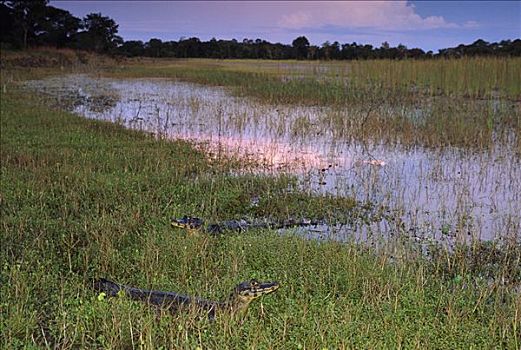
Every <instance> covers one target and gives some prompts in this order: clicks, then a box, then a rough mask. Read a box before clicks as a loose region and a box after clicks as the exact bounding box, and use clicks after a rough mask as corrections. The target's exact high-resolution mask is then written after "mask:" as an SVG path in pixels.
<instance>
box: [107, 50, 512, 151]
mask: <svg viewBox="0 0 521 350" xmlns="http://www.w3.org/2000/svg"><path fill="white" fill-rule="evenodd" d="M274 64H275V63H273V62H268V63H267V62H263V61H251V62H250V61H248V62H247V63H243V62H241V63H238V62H237V61H231V62H228V61H209V60H181V61H152V62H149V63H148V64H147V65H143V64H142V63H140V64H134V65H132V64H130V65H127V66H125V67H119V68H115V69H113V70H111V71H109V72H107V73H106V74H109V75H111V76H115V77H150V76H152V77H163V78H172V79H178V80H183V81H189V82H195V83H199V84H206V85H213V86H224V87H227V88H229V89H231V90H232V91H233V92H234V93H235V94H237V95H240V96H248V97H254V98H257V99H259V100H260V101H263V102H265V103H267V104H271V105H277V104H285V105H292V104H298V105H316V106H324V107H327V108H331V109H332V115H336V116H337V117H338V116H341V119H343V120H341V123H339V124H338V125H337V127H338V126H340V125H356V124H357V123H359V122H360V121H364V122H365V119H367V121H368V123H364V125H361V127H360V128H353V129H346V128H344V129H341V130H335V132H338V133H343V134H344V135H345V136H347V137H352V138H354V139H356V140H358V141H363V140H366V139H369V140H371V141H375V142H378V141H380V140H382V138H383V140H385V141H389V142H395V143H400V144H403V145H417V144H419V145H426V146H429V147H433V146H446V145H449V146H462V147H472V148H489V147H490V146H491V145H493V144H494V143H495V142H498V141H506V140H509V142H511V141H512V140H514V142H516V143H517V148H521V141H520V137H519V134H520V131H521V106H520V102H519V101H520V100H521V68H520V67H521V60H520V59H519V58H465V59H459V60H456V59H452V60H427V61H388V60H378V61H352V62H351V61H350V62H342V63H338V62H335V63H327V62H325V63H314V62H306V63H304V62H296V63H291V62H279V63H278V64H279V65H280V69H278V70H277V69H274ZM317 67H321V69H317ZM400 109H401V111H400ZM353 111H355V112H356V111H359V113H353ZM418 115H419V116H418ZM374 135H378V136H376V137H375V136H374Z"/></svg>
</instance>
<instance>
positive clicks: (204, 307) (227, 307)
mask: <svg viewBox="0 0 521 350" xmlns="http://www.w3.org/2000/svg"><path fill="white" fill-rule="evenodd" d="M279 287H280V285H279V283H278V282H259V281H257V280H255V279H252V280H250V281H244V282H242V283H239V284H238V285H237V286H236V287H235V288H234V289H233V290H232V292H231V294H230V296H229V297H228V299H226V300H225V301H222V302H221V301H213V300H207V299H202V298H199V297H192V296H187V295H182V294H178V293H175V292H165V291H157V290H147V289H141V288H135V287H129V286H126V285H122V284H119V283H116V282H112V281H109V280H107V279H104V278H101V279H99V280H97V281H95V282H94V289H96V290H97V291H99V292H103V293H106V295H107V296H111V297H114V296H117V295H118V294H119V293H121V292H123V293H124V294H125V295H127V296H128V297H130V298H131V299H134V300H139V301H144V302H147V303H149V304H151V305H155V306H159V307H161V308H164V309H167V310H169V311H170V312H172V313H176V312H177V311H179V310H182V309H185V310H186V309H189V308H191V307H193V308H195V309H199V310H201V311H204V312H206V313H207V314H208V318H209V319H210V320H214V319H215V316H216V314H217V313H220V312H228V313H232V314H239V315H244V314H246V311H247V310H248V306H249V305H250V303H251V302H252V301H253V300H255V299H257V298H259V297H261V296H263V295H265V294H269V293H272V292H274V291H276V290H277V289H278V288H279Z"/></svg>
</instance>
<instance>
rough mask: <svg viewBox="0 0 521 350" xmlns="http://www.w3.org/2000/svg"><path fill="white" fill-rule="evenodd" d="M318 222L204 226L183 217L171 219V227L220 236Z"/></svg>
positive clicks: (232, 221) (189, 217) (242, 221)
mask: <svg viewBox="0 0 521 350" xmlns="http://www.w3.org/2000/svg"><path fill="white" fill-rule="evenodd" d="M321 223H322V222H321V221H318V220H308V219H304V220H285V221H278V222H275V221H268V220H257V221H248V220H228V221H223V222H220V223H216V224H209V225H205V223H204V221H203V220H202V219H200V218H197V217H192V216H183V217H182V218H180V219H177V218H175V217H173V218H172V221H171V224H172V226H173V227H179V228H184V229H187V230H188V231H189V232H197V231H204V232H207V233H210V234H220V233H224V232H226V231H235V232H244V231H246V230H250V229H255V228H257V229H259V228H268V229H275V230H276V229H281V228H290V227H302V226H316V225H319V224H321Z"/></svg>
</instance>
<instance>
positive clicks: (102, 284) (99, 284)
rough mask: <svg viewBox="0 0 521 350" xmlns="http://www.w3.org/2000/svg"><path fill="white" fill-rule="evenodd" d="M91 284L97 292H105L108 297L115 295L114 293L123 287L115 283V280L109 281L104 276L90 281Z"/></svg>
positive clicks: (116, 293)
mask: <svg viewBox="0 0 521 350" xmlns="http://www.w3.org/2000/svg"><path fill="white" fill-rule="evenodd" d="M92 285H93V287H94V289H95V290H97V291H98V292H105V293H106V294H107V296H109V297H115V296H116V295H118V292H119V291H120V290H123V289H124V288H123V286H121V285H119V284H117V283H116V282H112V281H109V280H108V279H105V278H100V279H97V280H95V281H94V282H93V283H92Z"/></svg>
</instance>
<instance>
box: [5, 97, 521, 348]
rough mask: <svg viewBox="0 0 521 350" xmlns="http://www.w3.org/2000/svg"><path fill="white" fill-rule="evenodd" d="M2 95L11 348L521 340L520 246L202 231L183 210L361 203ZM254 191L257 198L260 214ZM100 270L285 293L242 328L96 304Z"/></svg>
mask: <svg viewBox="0 0 521 350" xmlns="http://www.w3.org/2000/svg"><path fill="white" fill-rule="evenodd" d="M1 99H2V104H1V124H0V126H1V131H2V132H1V142H0V152H1V153H0V155H1V183H0V187H1V191H0V211H1V231H0V235H1V236H0V239H1V242H2V244H1V247H0V249H1V250H0V266H1V269H2V270H1V274H0V295H1V296H2V297H1V299H0V300H1V301H0V310H1V312H0V334H1V336H0V342H1V343H0V344H1V345H0V346H1V347H3V348H6V349H13V348H34V347H58V348H130V347H144V348H151V349H152V348H154V349H155V348H165V349H167V348H168V349H169V348H186V349H194V348H196V347H198V346H199V347H201V348H203V349H207V348H211V349H222V348H239V349H243V348H254V349H266V348H278V349H280V348H289V349H291V348H295V349H298V348H305V349H322V348H329V349H337V348H397V347H405V348H422V349H423V348H433V349H434V348H454V349H456V348H462V349H463V348H464V349H468V348H494V347H499V348H510V349H516V348H519V347H520V346H521V339H520V336H519V323H520V320H521V301H520V299H519V294H518V292H515V291H514V290H513V289H512V286H513V285H515V283H519V280H520V279H521V276H520V272H519V265H520V264H519V262H520V250H519V249H518V248H515V247H514V248H512V250H510V249H507V250H504V249H501V248H498V249H492V248H490V249H488V250H486V252H487V253H486V254H484V253H483V252H482V251H481V250H470V251H468V250H463V251H462V253H461V254H449V253H448V252H447V251H443V250H442V251H438V252H437V254H433V255H432V257H433V258H432V259H426V258H425V257H423V256H422V255H421V254H418V252H417V248H415V247H414V246H412V245H410V244H408V243H407V242H400V241H397V242H394V244H393V242H388V243H387V245H386V248H385V249H383V250H376V249H374V248H370V247H367V246H365V247H364V246H361V245H357V244H354V243H339V242H330V241H311V240H306V239H303V238H300V237H297V236H293V235H285V236H280V235H277V234H276V233H273V232H268V231H256V232H250V233H247V234H241V235H226V236H223V237H216V238H212V237H204V236H201V237H197V236H195V237H194V236H188V235H186V234H185V233H184V232H183V231H182V230H177V229H173V228H171V227H170V226H169V218H170V216H172V215H175V216H181V215H184V214H192V215H198V216H201V217H204V218H205V219H208V220H222V219H229V218H234V217H240V216H243V215H251V216H273V217H277V216H286V215H293V216H302V215H306V216H316V215H324V216H333V217H335V216H337V215H338V213H352V212H354V213H356V212H357V211H356V209H357V207H358V206H359V204H357V203H355V202H354V201H353V200H350V199H338V198H331V197H316V196H312V195H308V194H303V193H299V192H298V191H296V187H295V181H294V179H292V178H288V177H278V178H270V177H258V176H251V175H240V176H238V175H233V176H232V175H230V170H233V171H234V172H237V171H239V172H240V168H238V167H239V166H240V164H239V163H238V162H237V160H233V159H225V160H223V161H222V162H219V163H216V162H212V161H210V160H208V159H207V158H206V157H205V155H204V154H203V153H201V152H199V151H196V150H195V149H194V148H193V147H192V145H190V144H188V143H185V142H180V141H175V142H167V141H163V140H157V139H155V138H153V137H152V136H150V135H146V134H143V133H139V132H136V131H131V130H126V129H123V128H122V127H120V126H117V125H113V124H109V123H104V122H99V121H92V120H86V119H82V118H79V117H76V116H73V115H70V114H68V113H65V112H62V111H59V110H54V109H50V108H49V107H47V106H46V105H45V104H43V103H41V102H39V100H38V99H36V98H34V97H32V96H26V95H23V94H22V93H21V92H18V91H16V89H11V88H9V89H7V93H2V95H1ZM253 195H260V196H261V198H262V199H264V200H261V203H260V206H259V207H254V208H250V207H249V205H248V204H249V201H250V198H251V196H253ZM402 243H403V244H402ZM476 257H478V258H480V257H481V258H483V257H490V259H488V260H487V259H482V260H479V259H477V258H476ZM498 261H499V267H498ZM490 266H492V267H494V266H495V267H496V268H490V269H487V270H484V269H483V268H482V267H487V268H489V267H490ZM484 271H485V272H486V274H484ZM96 277H107V278H111V279H114V280H116V281H118V282H121V283H126V284H130V285H135V286H140V287H148V288H155V289H164V290H173V291H178V292H183V293H187V294H192V295H198V296H202V297H206V298H211V299H222V298H224V297H225V296H226V295H227V294H228V293H229V291H230V289H231V288H232V287H233V286H234V285H235V284H236V283H238V282H239V281H241V280H244V279H250V278H252V277H255V278H258V279H261V280H277V281H279V282H280V283H281V285H282V287H281V289H280V290H278V291H277V292H276V293H274V294H272V295H269V296H266V297H264V298H263V299H262V303H260V302H257V303H254V304H253V305H252V307H251V309H250V310H249V314H248V315H247V317H246V319H245V320H244V321H243V323H242V324H241V323H238V322H237V321H234V320H232V319H230V317H228V316H226V315H223V316H222V317H220V318H219V319H218V320H217V322H214V323H211V322H209V321H208V320H206V319H205V318H204V317H200V315H197V314H195V313H194V312H189V313H181V314H179V315H174V316H170V315H166V314H164V315H162V316H161V317H158V315H157V313H156V312H155V311H154V310H153V309H151V308H149V307H147V306H146V305H143V304H140V303H135V302H131V301H129V300H127V299H125V298H113V299H106V300H98V298H97V294H96V293H95V292H94V291H93V290H92V289H91V288H90V280H91V279H92V278H96ZM489 279H490V281H492V283H490V284H489V283H487V282H488V281H489ZM501 281H504V282H501ZM516 293H517V294H516Z"/></svg>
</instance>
